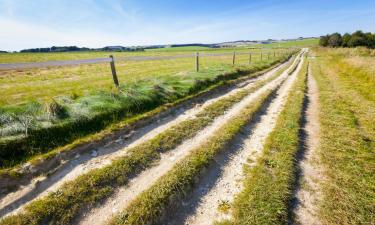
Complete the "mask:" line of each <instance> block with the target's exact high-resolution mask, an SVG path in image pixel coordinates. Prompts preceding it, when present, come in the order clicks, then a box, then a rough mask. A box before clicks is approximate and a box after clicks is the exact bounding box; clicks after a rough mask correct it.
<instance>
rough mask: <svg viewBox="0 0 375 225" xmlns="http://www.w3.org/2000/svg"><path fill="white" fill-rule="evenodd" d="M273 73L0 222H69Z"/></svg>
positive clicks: (208, 122)
mask: <svg viewBox="0 0 375 225" xmlns="http://www.w3.org/2000/svg"><path fill="white" fill-rule="evenodd" d="M283 70H284V68H282V69H280V70H279V71H278V72H277V73H276V74H275V75H274V76H272V77H271V78H269V79H266V80H264V81H260V82H258V83H256V84H255V85H254V86H253V87H251V88H249V89H245V90H240V91H239V92H237V93H236V94H234V95H230V96H228V97H224V98H223V99H220V100H218V101H217V102H214V103H212V104H210V105H208V106H206V107H205V108H204V109H203V110H202V112H200V113H198V114H197V115H196V117H195V118H193V119H188V120H185V121H182V122H181V123H179V124H177V125H175V126H173V127H171V128H170V129H167V130H166V131H164V132H162V133H161V134H159V135H157V136H156V137H154V138H152V139H150V140H149V141H146V142H144V143H142V144H140V145H137V146H135V147H133V148H131V149H129V150H128V154H127V155H126V156H124V157H121V158H119V159H117V160H115V161H113V162H112V164H110V165H108V166H105V167H103V168H100V169H94V170H92V171H90V172H88V173H87V174H83V175H81V176H79V177H78V178H76V179H75V180H73V181H70V182H67V183H65V184H64V185H63V186H62V187H61V188H60V189H59V190H58V191H56V192H52V193H50V194H48V195H47V196H46V197H43V198H41V199H38V200H35V201H33V202H31V203H30V204H29V205H27V206H25V208H24V210H23V212H22V213H20V214H17V215H12V216H9V217H6V218H5V219H3V220H2V221H0V224H45V223H49V224H69V223H70V222H71V220H72V219H73V218H74V217H75V216H77V214H78V213H79V212H80V211H81V210H83V209H87V208H90V207H91V206H93V205H94V204H95V203H97V202H99V201H101V200H103V199H105V198H107V197H108V196H110V195H111V194H112V193H113V192H114V191H115V189H116V187H119V186H122V185H125V184H126V183H127V181H128V180H129V178H131V177H132V176H134V175H135V174H137V173H138V172H140V171H141V170H143V169H145V168H147V167H150V166H151V165H153V163H155V162H156V161H157V160H158V159H159V157H160V153H162V152H165V151H168V150H172V149H174V148H175V147H177V146H178V145H179V144H181V143H182V142H183V141H184V140H186V139H188V138H191V137H193V136H194V135H195V134H196V133H197V132H198V131H199V130H200V129H202V128H203V127H205V126H207V125H209V124H210V123H212V122H213V120H214V119H215V118H216V117H218V116H220V115H222V114H224V113H225V112H226V111H227V110H228V109H229V108H231V107H232V106H233V105H234V104H236V103H238V102H239V101H241V100H242V99H243V98H244V97H245V96H247V95H248V94H250V93H252V92H254V91H255V90H257V89H259V88H260V87H262V86H263V85H264V84H266V83H267V82H269V81H271V80H273V79H275V78H276V77H278V76H279V75H280V74H281V73H282V71H283Z"/></svg>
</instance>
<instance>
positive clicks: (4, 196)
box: [0, 39, 375, 225]
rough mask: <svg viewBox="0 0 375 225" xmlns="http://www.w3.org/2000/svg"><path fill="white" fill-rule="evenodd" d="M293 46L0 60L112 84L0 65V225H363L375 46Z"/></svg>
mask: <svg viewBox="0 0 375 225" xmlns="http://www.w3.org/2000/svg"><path fill="white" fill-rule="evenodd" d="M296 42H298V41H296ZM296 42H293V43H287V42H286V44H283V43H281V44H280V45H276V46H275V45H273V44H270V45H269V46H257V47H261V48H253V47H255V45H254V46H253V45H250V46H248V47H243V48H234V49H228V48H224V49H209V48H204V47H196V46H189V47H177V48H165V49H151V50H150V49H149V50H147V51H145V52H126V53H125V52H122V53H120V52H118V53H113V52H112V53H109V52H90V53H88V52H80V53H45V54H44V53H43V54H36V53H34V54H29V53H16V54H0V61H1V62H3V63H17V62H43V61H50V60H77V59H90V58H103V57H108V55H110V54H113V55H114V57H115V67H116V71H117V76H118V79H119V81H120V86H119V87H116V86H115V85H114V84H113V80H112V74H111V68H110V66H109V63H98V64H90V65H78V66H60V67H48V68H33V69H22V70H21V69H19V70H2V71H0V87H1V89H0V95H1V96H2V97H1V101H0V116H1V117H0V132H1V135H2V136H1V139H0V163H1V164H0V167H1V170H0V189H1V192H0V217H1V218H0V224H1V225H3V224H4V225H11V224H25V225H26V224H111V225H113V224H134V225H139V224H141V225H142V224H145V225H146V224H148V225H149V224H172V225H174V224H189V225H198V224H220V225H227V224H243V225H247V224H374V221H375V213H374V212H375V205H374V199H375V188H374V187H375V167H374V165H375V152H374V149H375V91H374V90H375V76H374V74H375V66H374V65H375V57H374V56H375V54H374V51H373V50H370V49H365V48H354V49H348V48H322V47H317V46H316V39H307V40H302V41H301V42H303V43H296ZM307 46H308V47H307ZM289 47H292V48H289ZM197 51H199V53H200V58H199V71H196V58H195V52H197ZM233 51H235V52H236V56H235V63H234V65H233ZM205 53H206V54H208V53H210V54H212V53H214V54H216V53H217V54H221V53H228V54H225V55H216V56H213V55H210V56H209V55H205ZM242 53H243V54H242ZM250 53H251V54H252V55H251V61H250V62H249V57H250V55H249V54H250ZM261 53H262V58H260V57H261ZM184 54H191V57H187V58H174V59H163V60H161V59H155V60H147V61H137V60H121V57H129V56H137V57H138V56H142V57H143V56H178V55H184ZM116 59H118V60H116Z"/></svg>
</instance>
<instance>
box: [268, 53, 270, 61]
mask: <svg viewBox="0 0 375 225" xmlns="http://www.w3.org/2000/svg"><path fill="white" fill-rule="evenodd" d="M267 58H268V60H270V53H269V52H268V53H267Z"/></svg>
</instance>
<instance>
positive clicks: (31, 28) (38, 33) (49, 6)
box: [0, 0, 375, 50]
mask: <svg viewBox="0 0 375 225" xmlns="http://www.w3.org/2000/svg"><path fill="white" fill-rule="evenodd" d="M357 29H362V30H364V31H370V32H375V1H374V0H357V1H356V0H313V1H307V0H287V1H285V0H248V1H245V0H200V1H199V0H189V1H179V0H158V1H156V0H0V49H2V50H20V49H24V48H33V47H48V46H52V45H58V46H60V45H77V46H87V47H103V46H106V45H124V46H132V45H147V44H174V43H193V42H194V43H195V42H200V43H215V42H222V41H234V40H243V39H246V40H257V39H268V38H275V39H282V38H295V37H300V36H303V37H307V36H319V35H323V34H326V33H331V32H335V31H338V32H342V33H343V32H353V31H355V30H357Z"/></svg>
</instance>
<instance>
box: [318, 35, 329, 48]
mask: <svg viewBox="0 0 375 225" xmlns="http://www.w3.org/2000/svg"><path fill="white" fill-rule="evenodd" d="M328 39H329V35H328V34H327V35H325V36H321V37H320V40H319V45H320V46H323V47H327V46H328Z"/></svg>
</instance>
